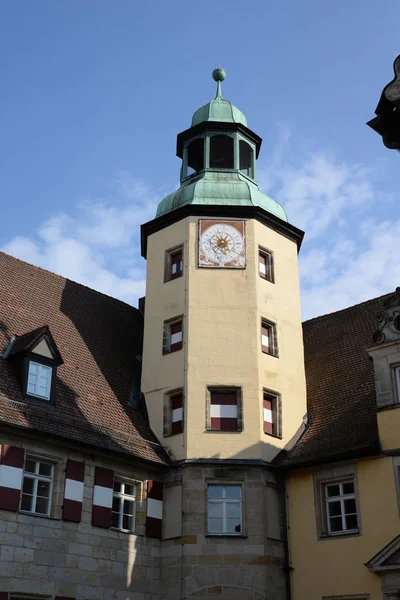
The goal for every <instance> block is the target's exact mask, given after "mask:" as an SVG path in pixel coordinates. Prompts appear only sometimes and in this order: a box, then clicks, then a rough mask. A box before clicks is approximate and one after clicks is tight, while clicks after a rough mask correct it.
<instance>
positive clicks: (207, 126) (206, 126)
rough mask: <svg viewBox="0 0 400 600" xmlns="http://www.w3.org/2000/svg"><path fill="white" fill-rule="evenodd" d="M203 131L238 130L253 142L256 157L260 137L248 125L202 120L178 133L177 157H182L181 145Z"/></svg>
mask: <svg viewBox="0 0 400 600" xmlns="http://www.w3.org/2000/svg"><path fill="white" fill-rule="evenodd" d="M204 131H227V132H228V131H238V132H239V133H241V134H242V135H244V136H245V137H246V138H247V139H248V140H250V141H251V142H253V143H254V144H255V146H256V158H258V155H259V152H260V148H261V143H262V139H261V138H260V136H258V135H257V134H256V133H254V131H251V129H249V128H248V127H245V126H244V125H242V124H241V123H226V122H222V121H221V122H220V121H203V123H199V124H198V125H195V126H194V127H190V128H189V129H185V131H182V132H181V133H178V137H177V139H176V155H177V156H179V158H182V157H183V146H184V143H185V142H186V141H187V140H190V139H192V138H194V137H196V136H197V135H199V134H200V133H203V132H204Z"/></svg>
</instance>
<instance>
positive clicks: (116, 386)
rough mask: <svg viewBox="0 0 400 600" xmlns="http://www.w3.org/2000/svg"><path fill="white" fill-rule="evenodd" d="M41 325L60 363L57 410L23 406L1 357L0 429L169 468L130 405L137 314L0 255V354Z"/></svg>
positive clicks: (138, 339)
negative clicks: (24, 430) (32, 433)
mask: <svg viewBox="0 0 400 600" xmlns="http://www.w3.org/2000/svg"><path fill="white" fill-rule="evenodd" d="M45 326H48V328H49V330H50V333H51V335H52V336H53V338H54V341H55V344H56V345H57V348H58V350H59V352H60V354H61V356H62V359H63V361H64V364H62V365H60V366H59V367H58V369H57V384H56V397H55V404H54V405H51V404H46V403H45V402H43V403H41V404H38V403H30V402H25V401H24V399H23V396H22V394H21V390H20V388H19V385H18V381H17V378H16V376H15V372H14V369H13V367H12V365H11V364H10V362H9V361H8V360H5V359H4V358H0V422H3V423H8V424H10V425H16V426H19V427H23V428H30V429H33V430H36V431H40V432H43V433H45V434H52V435H57V436H61V437H63V438H68V439H72V440H75V441H78V442H84V443H88V444H91V445H95V446H100V447H102V448H105V449H108V450H114V451H117V452H122V453H125V454H130V455H133V456H136V457H138V458H141V459H144V460H148V461H152V462H155V463H167V462H168V459H167V456H166V454H165V452H164V451H163V449H162V447H161V446H160V444H159V443H158V441H157V440H156V438H155V437H154V435H153V434H152V432H151V430H150V427H149V424H148V422H147V419H146V418H145V417H144V415H143V414H142V412H141V411H140V410H138V409H135V408H132V407H131V406H129V405H128V402H129V398H130V394H131V391H132V386H133V382H134V378H138V377H139V376H140V365H139V362H138V361H137V359H136V357H137V356H138V355H141V352H142V350H141V348H142V328H143V325H142V316H141V313H140V312H139V311H138V310H137V309H135V308H133V307H132V306H129V305H128V304H125V303H123V302H121V301H119V300H115V299H114V298H110V297H109V296H106V295H104V294H100V293H99V292H96V291H94V290H91V289H89V288H87V287H85V286H83V285H80V284H78V283H75V282H73V281H70V280H69V279H65V278H64V277H60V276H59V275H55V274H53V273H50V272H48V271H45V270H43V269H40V268H38V267H34V266H32V265H29V264H27V263H24V262H22V261H20V260H17V259H15V258H13V257H11V256H9V255H7V254H4V253H2V252H0V353H2V352H3V351H4V350H5V349H6V347H7V345H8V344H9V342H10V340H11V339H12V337H13V336H26V334H31V333H35V332H34V331H33V330H37V329H40V328H43V327H45ZM27 337H29V339H30V335H28V336H27ZM23 339H25V341H26V340H27V338H23ZM17 341H18V338H17Z"/></svg>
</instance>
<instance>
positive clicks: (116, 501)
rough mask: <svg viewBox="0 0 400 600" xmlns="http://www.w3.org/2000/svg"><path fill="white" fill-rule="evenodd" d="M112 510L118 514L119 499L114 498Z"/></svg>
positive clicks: (119, 508)
mask: <svg viewBox="0 0 400 600" xmlns="http://www.w3.org/2000/svg"><path fill="white" fill-rule="evenodd" d="M112 509H113V511H115V512H118V513H119V512H120V510H121V499H120V498H116V497H115V496H114V498H113V503H112Z"/></svg>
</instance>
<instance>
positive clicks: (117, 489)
mask: <svg viewBox="0 0 400 600" xmlns="http://www.w3.org/2000/svg"><path fill="white" fill-rule="evenodd" d="M120 491H121V482H120V481H114V492H120Z"/></svg>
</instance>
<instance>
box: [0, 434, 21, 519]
mask: <svg viewBox="0 0 400 600" xmlns="http://www.w3.org/2000/svg"><path fill="white" fill-rule="evenodd" d="M24 460H25V450H24V449H23V448H17V447H16V446H9V445H8V444H3V445H2V446H1V451H0V508H2V509H5V510H12V511H17V510H18V509H19V501H20V496H21V489H22V476H23V472H24Z"/></svg>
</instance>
